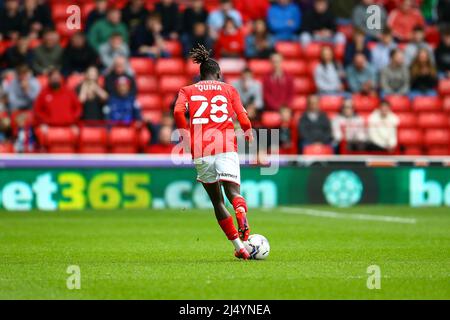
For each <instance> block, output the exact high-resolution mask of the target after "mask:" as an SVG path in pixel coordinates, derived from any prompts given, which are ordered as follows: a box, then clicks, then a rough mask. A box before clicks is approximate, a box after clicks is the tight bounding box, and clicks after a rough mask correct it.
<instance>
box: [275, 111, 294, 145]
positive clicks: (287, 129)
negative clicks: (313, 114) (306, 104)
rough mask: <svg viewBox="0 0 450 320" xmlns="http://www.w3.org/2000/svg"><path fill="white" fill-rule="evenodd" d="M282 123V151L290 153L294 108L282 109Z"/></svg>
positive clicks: (280, 128)
mask: <svg viewBox="0 0 450 320" xmlns="http://www.w3.org/2000/svg"><path fill="white" fill-rule="evenodd" d="M280 116H281V124H280V127H279V128H278V130H279V133H280V152H281V153H290V152H291V150H292V130H291V129H292V126H291V123H292V110H291V109H289V108H281V109H280Z"/></svg>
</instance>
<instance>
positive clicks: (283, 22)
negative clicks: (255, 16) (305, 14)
mask: <svg viewBox="0 0 450 320" xmlns="http://www.w3.org/2000/svg"><path fill="white" fill-rule="evenodd" d="M267 21H268V26H269V29H270V31H271V32H272V33H273V36H274V38H275V40H276V41H294V40H296V37H297V33H298V31H299V30H300V26H301V23H302V13H301V11H300V8H299V7H298V6H297V5H296V4H293V3H292V2H291V0H277V1H275V2H274V3H272V5H271V6H270V8H269V11H268V13H267Z"/></svg>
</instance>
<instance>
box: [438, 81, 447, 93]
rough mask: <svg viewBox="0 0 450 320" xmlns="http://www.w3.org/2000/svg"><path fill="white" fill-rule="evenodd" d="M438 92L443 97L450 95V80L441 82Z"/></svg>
mask: <svg viewBox="0 0 450 320" xmlns="http://www.w3.org/2000/svg"><path fill="white" fill-rule="evenodd" d="M438 91H439V94H441V95H442V96H446V95H450V79H441V80H439V88H438Z"/></svg>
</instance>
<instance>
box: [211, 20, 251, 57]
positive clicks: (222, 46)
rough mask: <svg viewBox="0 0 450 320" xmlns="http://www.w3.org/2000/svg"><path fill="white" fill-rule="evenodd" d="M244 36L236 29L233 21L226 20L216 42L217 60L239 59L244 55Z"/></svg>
mask: <svg viewBox="0 0 450 320" xmlns="http://www.w3.org/2000/svg"><path fill="white" fill-rule="evenodd" d="M244 42H245V41H244V34H243V33H242V31H241V30H240V29H239V28H238V27H237V25H236V23H235V22H234V20H233V19H231V18H227V19H226V20H225V25H224V26H223V29H222V31H221V32H220V35H219V39H217V42H216V48H215V50H216V55H217V57H218V58H233V57H241V56H243V54H244V49H245V43H244Z"/></svg>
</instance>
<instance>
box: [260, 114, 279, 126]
mask: <svg viewBox="0 0 450 320" xmlns="http://www.w3.org/2000/svg"><path fill="white" fill-rule="evenodd" d="M261 123H262V125H263V127H264V128H267V129H275V128H279V127H280V125H281V115H280V113H279V112H278V111H265V112H263V114H262V116H261Z"/></svg>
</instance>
